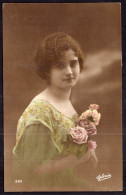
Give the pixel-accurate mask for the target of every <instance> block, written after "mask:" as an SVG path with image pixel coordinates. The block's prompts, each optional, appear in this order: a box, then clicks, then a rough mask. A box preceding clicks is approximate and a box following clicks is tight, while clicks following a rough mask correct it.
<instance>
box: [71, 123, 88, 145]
mask: <svg viewBox="0 0 126 195" xmlns="http://www.w3.org/2000/svg"><path fill="white" fill-rule="evenodd" d="M70 135H71V136H72V138H73V141H74V142H75V143H77V144H83V143H86V142H87V139H88V135H87V131H86V130H85V129H84V128H82V127H79V126H77V127H74V128H71V130H70Z"/></svg>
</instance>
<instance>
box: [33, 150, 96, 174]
mask: <svg viewBox="0 0 126 195" xmlns="http://www.w3.org/2000/svg"><path fill="white" fill-rule="evenodd" d="M85 162H89V165H91V166H93V167H96V166H97V163H98V160H97V157H96V154H95V152H94V151H92V150H88V152H87V153H86V154H85V155H84V157H82V158H81V159H79V160H78V159H77V158H76V157H75V155H69V156H67V157H64V158H62V159H55V160H52V161H51V162H50V163H49V164H47V165H38V166H37V167H35V169H34V171H35V172H36V173H38V174H47V173H54V172H56V171H60V170H64V169H66V168H69V167H76V166H77V165H79V164H80V163H85Z"/></svg>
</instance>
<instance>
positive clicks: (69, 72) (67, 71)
mask: <svg viewBox="0 0 126 195" xmlns="http://www.w3.org/2000/svg"><path fill="white" fill-rule="evenodd" d="M65 73H66V75H71V74H72V69H71V67H70V66H69V65H68V66H67V67H66V69H65Z"/></svg>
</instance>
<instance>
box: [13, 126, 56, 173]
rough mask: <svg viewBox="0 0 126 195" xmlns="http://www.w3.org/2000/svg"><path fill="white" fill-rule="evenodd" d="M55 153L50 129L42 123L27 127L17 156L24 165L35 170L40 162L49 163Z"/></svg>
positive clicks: (17, 150) (16, 152) (16, 153)
mask: <svg viewBox="0 0 126 195" xmlns="http://www.w3.org/2000/svg"><path fill="white" fill-rule="evenodd" d="M55 153H56V149H55V147H54V146H53V143H52V140H51V136H50V131H49V129H48V128H47V127H45V126H44V125H42V124H32V125H29V126H27V127H26V129H25V131H24V133H23V135H22V137H21V140H20V142H19V144H18V147H17V149H16V151H15V156H17V157H18V159H20V162H21V166H22V167H25V169H26V168H28V169H30V170H33V169H34V167H35V166H37V165H39V164H41V165H43V164H46V163H48V162H49V161H50V160H51V159H53V157H54V156H55Z"/></svg>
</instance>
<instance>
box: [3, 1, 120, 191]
mask: <svg viewBox="0 0 126 195" xmlns="http://www.w3.org/2000/svg"><path fill="white" fill-rule="evenodd" d="M53 32H65V33H68V34H70V35H71V36H72V37H73V38H75V39H76V40H77V41H78V42H79V43H80V44H81V47H82V50H83V51H84V54H85V68H84V71H83V72H82V74H81V78H80V81H79V83H78V84H77V85H76V86H75V87H74V89H73V91H72V95H71V101H72V103H73V105H74V107H75V108H76V110H77V112H78V113H79V114H81V113H82V112H83V111H85V110H86V109H88V107H89V105H90V104H91V103H96V104H98V105H100V109H99V112H100V113H101V114H102V119H101V123H100V125H99V126H98V135H96V136H95V138H94V140H96V141H97V145H98V146H97V149H96V154H97V156H98V159H99V165H100V166H99V167H100V169H99V172H98V175H99V174H100V175H102V174H103V173H104V174H108V173H110V174H111V175H112V178H111V179H108V180H104V181H101V182H97V187H98V189H99V190H103V191H110V190H112V191H114V190H119V191H120V190H121V189H122V129H121V115H122V111H121V13H120V4H119V3H81V4H80V3H70V4H68V3H67V4H65V3H64V4H61V3H56V4H54V3H53V4H44V3H23V4H22V3H5V4H3V70H4V72H3V73H4V81H3V84H4V184H5V191H14V190H15V191H16V190H20V191H21V190H22V187H21V184H17V185H18V186H15V185H12V184H11V183H10V176H11V166H12V159H13V156H12V150H13V147H14V145H15V135H16V126H17V121H18V119H19V117H20V115H21V114H22V113H23V111H24V109H25V108H26V107H27V105H28V104H29V103H30V101H31V100H32V99H33V97H34V96H36V95H37V94H38V93H40V92H41V91H42V90H43V89H44V88H45V87H46V83H45V82H44V81H43V80H41V79H40V78H39V77H38V76H37V74H36V72H35V67H34V55H35V52H36V50H37V47H38V45H39V43H40V41H42V40H43V39H44V38H45V37H46V36H47V35H49V34H50V33H53ZM82 169H83V167H81V172H82ZM80 174H81V173H80ZM98 175H96V176H98ZM30 189H31V190H32V188H30ZM93 189H94V190H95V187H93ZM93 189H91V190H93ZM34 190H42V189H34ZM59 190H60V189H59ZM66 190H77V189H74V188H73V189H68V188H66ZM80 190H84V189H80Z"/></svg>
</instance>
